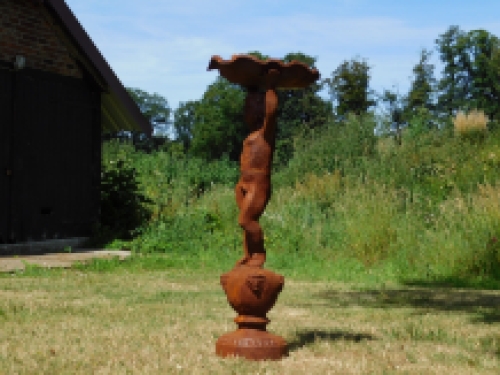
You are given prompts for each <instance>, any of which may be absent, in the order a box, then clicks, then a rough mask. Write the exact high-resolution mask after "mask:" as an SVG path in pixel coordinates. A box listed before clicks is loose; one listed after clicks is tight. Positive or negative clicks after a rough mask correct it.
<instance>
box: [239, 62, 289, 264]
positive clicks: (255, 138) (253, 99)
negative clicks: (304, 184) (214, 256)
mask: <svg viewBox="0 0 500 375" xmlns="http://www.w3.org/2000/svg"><path fill="white" fill-rule="evenodd" d="M277 76H279V72H278V71H276V70H272V71H270V72H268V77H267V80H266V86H267V90H266V91H265V92H261V91H258V90H250V91H249V92H248V94H247V97H246V101H245V121H246V123H247V124H248V126H249V127H250V130H251V133H250V135H249V136H248V137H247V138H246V139H245V140H244V141H243V152H242V153H241V159H240V169H241V176H240V180H239V181H238V184H237V185H236V189H235V190H236V203H237V204H238V207H239V209H240V214H239V217H238V223H239V224H240V226H241V227H242V228H243V230H244V240H243V250H244V256H243V258H241V259H240V260H239V261H238V262H237V264H239V265H243V264H245V265H248V266H256V267H262V265H263V264H264V262H265V261H266V251H265V249H264V235H263V232H262V228H261V226H260V224H259V218H260V216H261V215H262V213H263V212H264V209H265V208H266V205H267V203H268V202H269V198H270V197H271V164H272V159H273V152H274V146H275V138H276V110H277V108H278V98H277V96H276V91H275V86H276V81H277Z"/></svg>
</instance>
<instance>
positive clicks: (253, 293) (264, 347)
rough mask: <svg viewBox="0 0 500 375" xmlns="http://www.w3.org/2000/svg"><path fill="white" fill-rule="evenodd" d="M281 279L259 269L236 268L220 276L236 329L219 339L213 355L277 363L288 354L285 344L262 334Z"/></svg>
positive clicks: (281, 281)
mask: <svg viewBox="0 0 500 375" xmlns="http://www.w3.org/2000/svg"><path fill="white" fill-rule="evenodd" d="M284 283H285V279H284V277H283V276H281V275H278V274H276V273H274V272H272V271H269V270H265V269H262V268H259V267H250V266H245V265H242V266H237V267H235V268H234V269H233V270H231V271H230V272H228V273H225V274H223V275H222V276H221V284H222V287H223V289H224V291H225V292H226V296H227V299H228V301H229V303H230V305H231V306H232V307H233V309H234V310H235V311H236V312H237V313H238V314H239V315H238V316H237V317H236V318H235V319H234V321H235V323H236V324H238V329H237V330H236V331H234V332H230V333H227V334H225V335H223V336H221V337H220V338H219V339H218V340H217V343H216V354H217V355H218V356H221V357H227V356H239V357H244V358H246V359H251V360H277V359H281V358H283V357H284V356H286V355H287V354H288V349H287V344H286V341H285V340H284V339H283V338H282V337H280V336H276V335H273V334H271V333H269V332H267V331H266V325H267V324H268V323H269V319H267V318H266V314H267V312H268V311H269V310H270V309H271V308H272V307H273V305H274V303H275V302H276V299H277V298H278V294H279V293H280V292H281V290H282V289H283V285H284Z"/></svg>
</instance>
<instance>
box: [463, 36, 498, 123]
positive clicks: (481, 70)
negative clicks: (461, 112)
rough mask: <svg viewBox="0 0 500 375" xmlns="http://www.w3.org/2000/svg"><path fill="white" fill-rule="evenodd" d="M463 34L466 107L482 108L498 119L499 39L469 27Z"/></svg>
mask: <svg viewBox="0 0 500 375" xmlns="http://www.w3.org/2000/svg"><path fill="white" fill-rule="evenodd" d="M466 38H467V39H466V49H465V52H466V54H467V56H468V60H467V61H468V64H467V69H468V72H467V73H468V76H469V80H470V92H469V97H468V100H469V103H470V104H469V108H466V109H475V108H477V109H482V110H484V112H485V113H486V114H487V115H488V116H489V117H490V118H496V119H500V86H499V79H500V71H499V68H500V65H499V62H500V55H499V52H500V42H499V39H498V38H497V37H496V36H494V35H492V34H490V33H489V32H487V31H485V30H473V31H470V32H469V33H467V35H466Z"/></svg>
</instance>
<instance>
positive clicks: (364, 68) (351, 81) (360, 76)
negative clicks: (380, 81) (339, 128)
mask: <svg viewBox="0 0 500 375" xmlns="http://www.w3.org/2000/svg"><path fill="white" fill-rule="evenodd" d="M328 82H329V85H330V95H331V96H332V98H334V100H335V101H336V103H337V106H336V111H337V115H338V116H340V117H341V118H343V117H344V116H346V115H347V114H348V113H353V114H356V115H362V114H365V113H366V112H367V111H368V109H369V108H370V107H372V106H373V105H374V104H375V101H374V100H373V99H372V98H371V95H372V92H371V90H370V88H369V85H370V67H369V65H368V63H367V62H366V60H361V59H359V58H356V59H352V60H350V61H347V60H346V61H344V62H342V63H341V64H340V65H339V66H338V67H337V68H336V69H335V70H334V71H333V73H332V78H331V79H330V80H329V81H328Z"/></svg>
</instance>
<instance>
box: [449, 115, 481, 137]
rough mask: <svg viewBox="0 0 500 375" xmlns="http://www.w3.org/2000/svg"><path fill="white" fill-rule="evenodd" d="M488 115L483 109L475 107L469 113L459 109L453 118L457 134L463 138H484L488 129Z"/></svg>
mask: <svg viewBox="0 0 500 375" xmlns="http://www.w3.org/2000/svg"><path fill="white" fill-rule="evenodd" d="M488 122H489V119H488V116H486V114H485V113H484V112H483V111H481V110H477V109H474V110H472V111H470V112H469V113H468V114H465V113H464V112H462V111H459V112H458V113H457V114H456V116H455V117H454V118H453V127H454V130H455V135H456V136H458V137H462V138H469V139H470V138H473V139H475V138H479V139H482V138H484V136H485V134H486V132H487V131H488V126H487V125H488Z"/></svg>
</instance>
